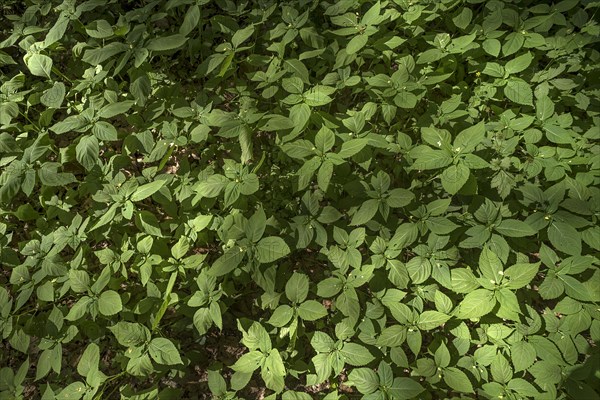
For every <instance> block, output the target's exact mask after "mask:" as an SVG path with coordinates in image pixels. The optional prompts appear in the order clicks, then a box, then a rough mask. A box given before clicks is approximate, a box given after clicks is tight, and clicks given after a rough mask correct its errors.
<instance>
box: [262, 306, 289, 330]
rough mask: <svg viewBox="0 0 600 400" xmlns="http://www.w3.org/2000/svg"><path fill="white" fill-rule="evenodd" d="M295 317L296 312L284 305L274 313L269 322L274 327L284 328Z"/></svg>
mask: <svg viewBox="0 0 600 400" xmlns="http://www.w3.org/2000/svg"><path fill="white" fill-rule="evenodd" d="M293 315H294V311H293V309H292V307H290V306H288V305H287V304H282V305H280V306H279V307H277V308H276V309H275V311H273V314H272V315H271V318H269V320H268V321H267V322H268V323H269V324H271V325H273V326H276V327H282V326H285V325H287V323H288V322H290V320H291V319H292V316H293Z"/></svg>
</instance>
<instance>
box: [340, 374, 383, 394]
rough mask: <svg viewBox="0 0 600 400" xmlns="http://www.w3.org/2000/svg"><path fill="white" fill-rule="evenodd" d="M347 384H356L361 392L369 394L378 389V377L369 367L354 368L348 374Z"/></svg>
mask: <svg viewBox="0 0 600 400" xmlns="http://www.w3.org/2000/svg"><path fill="white" fill-rule="evenodd" d="M348 380H349V382H346V385H348V386H356V389H358V391H359V392H360V393H362V394H370V393H373V392H375V391H376V390H377V389H379V377H378V376H377V374H376V373H375V371H373V370H372V369H370V368H354V369H353V370H352V372H350V374H349V375H348Z"/></svg>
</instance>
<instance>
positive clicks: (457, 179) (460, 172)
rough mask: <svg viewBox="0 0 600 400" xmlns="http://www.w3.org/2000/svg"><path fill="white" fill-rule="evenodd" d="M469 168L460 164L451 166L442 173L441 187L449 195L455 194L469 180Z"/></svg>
mask: <svg viewBox="0 0 600 400" xmlns="http://www.w3.org/2000/svg"><path fill="white" fill-rule="evenodd" d="M469 174H470V171H469V168H467V167H465V166H464V165H462V164H457V165H451V166H449V167H448V168H446V169H445V170H444V172H443V173H442V186H443V187H444V189H445V190H446V191H447V192H448V193H450V194H456V193H458V191H459V190H460V189H461V188H462V187H463V186H464V185H465V183H467V180H468V179H469Z"/></svg>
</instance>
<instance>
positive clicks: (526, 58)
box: [504, 52, 533, 74]
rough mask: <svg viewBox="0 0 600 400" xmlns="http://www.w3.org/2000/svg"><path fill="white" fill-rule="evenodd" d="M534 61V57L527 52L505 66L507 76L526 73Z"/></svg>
mask: <svg viewBox="0 0 600 400" xmlns="http://www.w3.org/2000/svg"><path fill="white" fill-rule="evenodd" d="M532 61H533V55H532V54H531V53H530V52H527V53H525V54H522V55H520V56H518V57H515V58H513V59H512V60H510V61H509V62H507V63H506V65H505V66H504V70H505V71H506V73H507V74H516V73H518V72H522V71H525V70H526V69H527V67H529V65H531V62H532Z"/></svg>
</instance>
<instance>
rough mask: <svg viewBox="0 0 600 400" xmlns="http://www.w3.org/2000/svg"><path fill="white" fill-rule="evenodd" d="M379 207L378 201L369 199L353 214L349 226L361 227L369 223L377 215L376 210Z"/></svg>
mask: <svg viewBox="0 0 600 400" xmlns="http://www.w3.org/2000/svg"><path fill="white" fill-rule="evenodd" d="M378 207H379V200H377V199H370V200H367V201H365V202H364V203H363V204H362V206H360V208H359V209H358V211H356V213H354V215H353V216H352V222H350V225H363V224H366V223H367V222H369V221H371V220H372V219H373V218H374V217H375V214H377V210H378Z"/></svg>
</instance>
